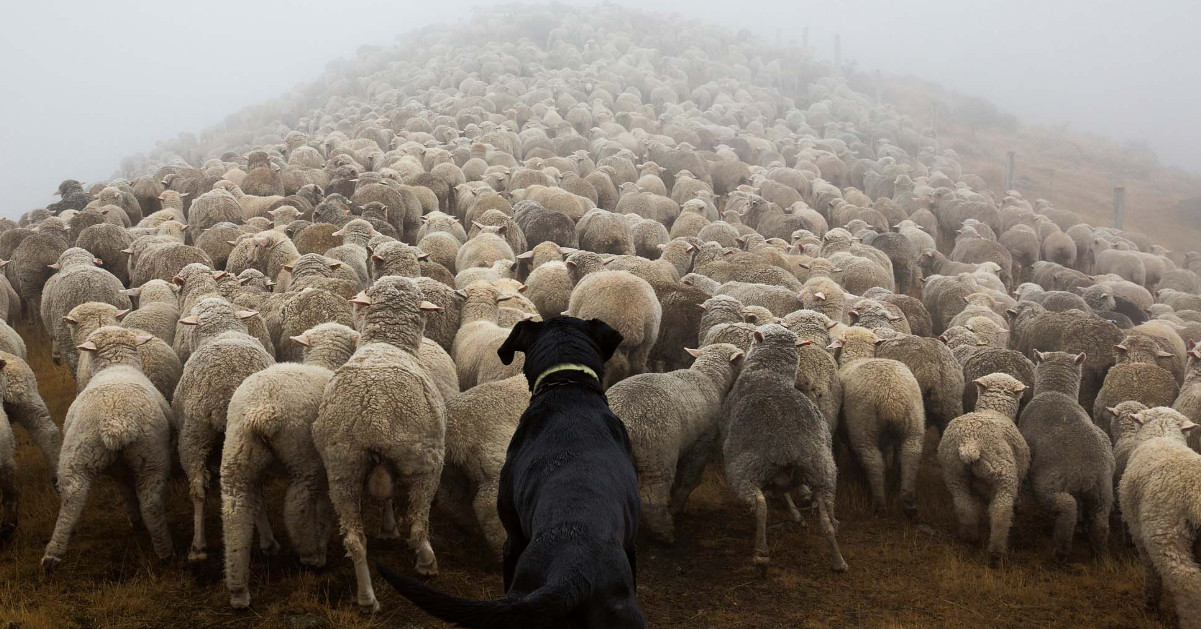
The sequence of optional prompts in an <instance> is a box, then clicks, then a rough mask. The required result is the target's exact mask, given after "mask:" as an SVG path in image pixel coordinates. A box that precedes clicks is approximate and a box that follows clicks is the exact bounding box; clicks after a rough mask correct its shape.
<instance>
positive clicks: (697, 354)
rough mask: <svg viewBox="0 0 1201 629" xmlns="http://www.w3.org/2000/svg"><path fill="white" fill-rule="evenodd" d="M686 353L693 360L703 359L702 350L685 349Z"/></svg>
mask: <svg viewBox="0 0 1201 629" xmlns="http://www.w3.org/2000/svg"><path fill="white" fill-rule="evenodd" d="M684 351H686V352H688V355H689V356H692V357H693V358H700V357H701V350H699V349H692V348H690V347H685V348H684Z"/></svg>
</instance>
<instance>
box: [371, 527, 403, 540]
mask: <svg viewBox="0 0 1201 629" xmlns="http://www.w3.org/2000/svg"><path fill="white" fill-rule="evenodd" d="M376 539H382V540H388V539H400V532H399V531H397V530H396V529H392V530H391V531H383V530H381V531H380V532H379V535H376Z"/></svg>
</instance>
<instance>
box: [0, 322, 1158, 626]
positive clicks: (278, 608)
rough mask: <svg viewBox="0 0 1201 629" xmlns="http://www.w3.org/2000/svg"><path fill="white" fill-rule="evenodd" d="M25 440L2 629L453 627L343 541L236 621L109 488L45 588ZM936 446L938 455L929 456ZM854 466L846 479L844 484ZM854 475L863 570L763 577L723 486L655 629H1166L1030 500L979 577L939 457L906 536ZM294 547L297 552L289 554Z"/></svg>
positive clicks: (178, 530) (184, 519)
mask: <svg viewBox="0 0 1201 629" xmlns="http://www.w3.org/2000/svg"><path fill="white" fill-rule="evenodd" d="M22 333H23V334H25V335H26V338H27V339H29V340H30V341H31V342H30V349H31V356H30V359H31V364H32V366H33V367H34V369H35V370H36V371H37V373H38V375H39V383H40V388H41V391H42V395H43V396H44V397H45V398H46V400H47V402H48V403H49V404H50V407H51V410H52V411H53V413H54V417H55V419H56V420H57V421H60V422H61V420H62V418H63V415H64V414H65V412H66V409H67V407H68V406H69V404H70V402H71V399H72V397H73V393H74V386H73V384H72V383H71V380H70V378H68V377H67V376H66V373H65V370H63V369H62V368H60V367H57V366H55V365H53V364H52V363H51V362H50V360H49V356H48V353H47V349H46V348H47V345H46V343H45V341H46V339H45V336H44V335H41V334H38V333H33V332H31V331H30V330H22ZM18 433H19V437H18V439H19V442H20V443H19V454H18V457H19V465H20V486H21V490H22V502H21V526H20V528H19V529H18V531H17V533H16V535H15V536H14V538H13V539H12V541H11V542H10V543H9V545H8V546H7V547H6V548H4V549H2V550H0V626H8V627H20V628H21V629H51V628H53V629H59V628H63V627H174V626H181V625H185V624H187V625H189V626H194V627H285V628H293V627H319V626H328V627H356V628H357V627H397V626H400V627H433V626H441V625H439V624H438V623H434V622H432V621H430V620H429V619H428V618H427V617H425V616H424V615H423V614H421V613H420V612H419V611H417V610H416V609H415V608H414V607H412V606H411V605H410V604H408V603H407V602H406V601H404V600H403V599H401V598H400V597H399V596H397V595H395V594H394V593H392V592H391V591H390V590H388V589H387V586H386V585H383V584H382V583H380V584H379V585H383V587H381V588H380V589H379V590H378V594H379V595H380V598H381V602H382V604H383V612H381V613H379V614H377V615H375V616H373V617H367V616H362V615H360V614H359V612H358V611H357V609H356V608H355V605H354V586H353V574H352V572H351V569H350V564H349V561H348V560H347V559H345V558H343V557H341V556H340V555H341V552H340V551H339V550H338V544H337V542H335V543H334V544H333V550H332V551H331V558H330V565H329V567H328V568H327V569H325V570H323V571H321V572H310V571H306V570H302V569H300V567H299V565H298V564H297V562H296V561H295V560H294V559H293V558H292V557H291V556H290V555H289V553H287V552H286V550H285V552H284V553H283V554H282V555H281V556H280V557H275V558H270V559H267V558H263V557H256V558H255V559H254V561H253V563H252V583H251V591H252V595H253V596H254V606H253V609H252V610H251V611H249V612H244V613H235V612H233V611H232V610H230V608H229V607H228V602H227V597H226V592H225V588H224V585H223V583H222V581H221V568H220V564H219V555H220V553H213V555H214V558H213V559H210V562H209V563H207V564H205V565H203V566H200V567H190V566H188V565H186V563H185V562H183V561H177V562H175V563H173V564H171V565H160V564H159V563H158V562H157V560H156V559H155V558H154V554H153V551H152V549H151V546H150V542H149V538H148V537H147V536H146V534H145V533H144V532H133V531H132V530H131V528H130V526H129V524H128V522H127V521H126V519H125V515H124V510H123V508H122V507H121V504H120V501H119V500H120V499H119V496H118V494H117V492H116V490H115V487H114V485H113V484H112V482H111V481H107V480H106V481H102V482H101V483H100V484H99V486H98V487H97V488H96V489H95V490H94V491H93V495H92V498H91V502H90V504H89V506H88V508H87V510H86V511H85V514H84V518H85V520H84V524H83V525H82V526H80V527H79V529H78V530H77V531H76V532H75V535H74V537H73V539H72V540H71V547H70V549H69V551H68V552H67V555H66V557H65V559H64V562H63V564H62V566H61V567H60V568H59V570H58V572H56V573H55V575H54V577H53V578H52V579H49V580H43V579H42V578H41V577H40V576H39V571H38V561H39V559H40V557H41V554H42V549H43V547H44V545H45V543H46V541H47V540H48V539H49V535H50V532H51V530H52V528H53V524H54V518H55V515H56V511H57V500H56V497H55V495H54V493H53V491H52V490H51V489H50V487H49V484H48V482H47V480H46V479H47V474H46V470H45V468H44V465H43V464H42V460H41V456H40V454H39V453H38V451H37V450H36V449H35V448H34V447H33V446H32V445H30V443H29V442H28V440H27V439H26V438H25V435H24V433H22V432H20V430H19V429H18ZM931 437H933V435H931ZM933 443H934V442H933V440H931V441H930V442H928V452H929V451H931V450H932V446H933ZM851 467H852V466H850V464H849V463H847V462H845V461H843V462H841V465H840V468H841V469H844V470H846V469H851ZM855 476H856V474H855V473H854V472H851V473H846V474H844V478H843V479H841V482H840V493H839V497H838V509H839V515H840V518H841V521H842V527H841V530H840V538H841V539H840V541H841V543H842V547H843V552H844V554H845V555H846V559H847V561H848V563H849V564H850V571H849V572H847V573H846V574H844V575H835V574H832V573H830V572H829V571H828V569H827V568H826V555H825V551H824V545H823V544H822V543H821V540H820V536H819V535H818V534H817V533H816V532H815V531H814V528H815V527H813V526H811V527H810V528H808V529H795V530H791V529H789V530H773V531H771V532H770V537H769V539H770V541H771V543H772V545H773V563H772V567H771V569H770V571H769V573H768V575H767V577H766V578H763V577H760V576H759V575H758V573H757V571H756V570H755V568H753V567H752V566H751V564H750V556H751V550H752V533H751V527H752V518H751V516H750V514H749V513H747V512H746V510H745V509H743V508H742V507H741V506H739V505H736V504H733V503H731V502H730V500H729V498H728V493H727V492H726V490H725V488H724V484H723V482H722V481H721V480H720V478H719V476H718V475H717V474H715V473H711V476H710V478H709V479H708V480H707V482H706V483H705V484H704V485H703V486H702V487H701V489H700V490H698V492H697V494H696V495H695V497H694V499H693V501H692V502H691V503H690V506H689V510H688V513H687V514H685V516H684V517H683V518H682V519H681V521H680V522H679V531H680V536H679V541H678V542H677V543H676V545H675V546H674V547H672V548H662V547H658V546H654V545H649V544H648V545H644V546H642V547H641V548H640V556H639V559H640V561H639V564H640V565H639V574H640V577H641V579H640V586H639V596H640V600H641V602H642V605H643V607H644V609H645V610H646V613H647V616H648V618H649V620H650V622H651V624H652V626H679V627H781V626H797V627H830V626H860V627H898V628H899V627H963V626H981V627H1029V626H1045V627H1084V626H1088V627H1148V628H1149V627H1161V626H1163V625H1164V623H1165V621H1166V620H1167V619H1166V618H1162V617H1156V616H1149V615H1147V614H1145V613H1144V612H1143V610H1142V607H1141V604H1140V594H1139V592H1140V588H1141V583H1142V577H1141V569H1140V568H1139V566H1138V564H1137V561H1135V559H1134V558H1133V556H1132V552H1131V551H1130V550H1129V549H1128V548H1127V547H1126V546H1125V545H1124V540H1123V539H1122V537H1123V536H1122V535H1121V534H1120V533H1118V534H1115V535H1114V536H1113V537H1114V541H1113V543H1112V544H1111V546H1112V547H1113V553H1112V557H1111V559H1110V560H1107V561H1102V562H1098V561H1095V560H1093V559H1091V558H1089V557H1088V556H1087V555H1086V553H1085V551H1084V550H1082V548H1083V544H1078V546H1080V547H1081V549H1080V550H1078V554H1077V555H1076V556H1074V557H1073V563H1071V564H1070V565H1067V566H1058V565H1055V564H1053V563H1052V562H1051V561H1050V560H1049V558H1048V556H1049V525H1048V522H1047V520H1046V519H1045V518H1042V517H1041V516H1039V514H1037V512H1036V509H1034V508H1033V507H1032V506H1031V505H1030V503H1029V501H1027V502H1026V503H1024V504H1023V505H1022V507H1021V508H1020V512H1019V517H1018V522H1017V527H1016V530H1015V531H1014V535H1013V547H1014V553H1013V556H1012V558H1011V559H1010V560H1009V561H1008V562H1007V565H1006V566H1005V567H1004V569H1002V570H1000V571H991V570H989V569H987V568H986V567H984V565H983V563H982V561H983V552H982V551H980V550H979V549H977V548H969V547H966V546H964V545H963V544H961V543H959V542H957V541H956V540H955V539H953V537H952V532H953V530H954V526H953V518H952V515H951V511H950V499H949V497H948V496H947V494H946V492H945V490H944V489H943V488H942V483H941V481H940V479H939V476H938V471H937V469H935V463H934V460H933V458H932V457H929V456H928V457H927V461H926V462H925V464H924V468H923V471H922V479H921V480H922V482H921V494H920V501H919V507H920V509H921V513H922V516H921V518H920V520H921V522H920V523H909V522H906V521H905V520H904V518H902V517H901V516H900V510H899V508H896V507H895V505H894V509H893V512H892V514H891V515H890V516H888V517H884V518H873V517H871V516H870V515H869V514H868V498H867V493H866V492H865V490H864V489H863V485H862V483H861V481H860V479H858V478H856V477H855ZM278 498H279V492H274V499H276V500H278ZM168 505H169V508H170V509H169V521H170V525H171V527H172V528H171V530H172V533H173V535H174V537H175V543H176V548H177V549H179V550H180V551H183V550H185V549H186V548H187V543H188V539H189V537H188V536H189V534H190V531H191V524H190V518H189V514H190V509H189V505H188V501H187V495H186V490H185V488H184V486H183V482H182V481H181V479H176V480H174V481H173V482H172V485H171V487H170V493H169V496H168ZM277 508H278V505H277ZM210 513H211V514H213V516H212V517H211V518H210V520H209V531H210V539H215V540H217V542H218V543H219V540H220V535H219V531H220V522H219V521H218V520H217V517H216V513H217V509H216V505H215V504H212V505H211V508H210ZM277 513H278V511H277ZM772 518H773V521H782V520H783V519H784V513H783V512H782V511H780V510H777V511H774V512H773V514H772ZM369 526H371V524H369ZM279 528H280V529H282V526H281V527H279ZM1118 530H1119V529H1115V531H1118ZM433 542H434V548H435V549H436V550H437V552H438V553H439V559H440V561H439V563H440V565H441V567H442V569H443V573H442V574H441V575H440V576H439V577H437V579H436V580H435V582H434V583H435V584H436V585H437V586H438V587H440V588H444V589H446V590H449V591H452V592H456V593H458V594H461V595H466V596H474V597H481V598H483V597H495V596H498V595H499V594H500V576H499V573H498V571H497V569H496V567H495V566H494V565H491V564H489V563H488V562H486V561H483V560H481V558H480V557H481V555H482V553H481V547H480V545H479V544H478V543H477V542H476V541H475V538H474V537H473V536H472V535H470V534H468V533H464V532H463V531H460V530H458V529H456V528H455V527H453V526H451V525H449V524H448V523H447V519H446V518H445V517H441V515H440V514H438V513H437V512H435V516H434V540H433ZM281 543H284V544H285V548H286V544H287V542H286V541H284V540H283V539H282V538H281ZM371 556H372V558H373V559H380V560H382V561H384V562H386V563H388V564H390V565H393V566H397V567H401V568H404V567H407V566H410V565H411V561H412V557H411V554H410V553H409V552H408V551H407V549H404V548H400V547H397V546H385V545H384V544H382V543H377V542H373V543H372V544H371ZM5 623H7V624H5Z"/></svg>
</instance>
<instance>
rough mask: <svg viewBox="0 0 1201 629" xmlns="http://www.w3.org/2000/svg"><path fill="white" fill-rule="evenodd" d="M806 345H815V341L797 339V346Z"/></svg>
mask: <svg viewBox="0 0 1201 629" xmlns="http://www.w3.org/2000/svg"><path fill="white" fill-rule="evenodd" d="M806 345H813V341H811V340H809V339H797V342H796V346H797V347H804V346H806Z"/></svg>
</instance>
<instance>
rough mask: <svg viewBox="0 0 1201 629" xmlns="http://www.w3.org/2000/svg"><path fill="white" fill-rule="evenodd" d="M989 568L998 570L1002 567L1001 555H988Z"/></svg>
mask: <svg viewBox="0 0 1201 629" xmlns="http://www.w3.org/2000/svg"><path fill="white" fill-rule="evenodd" d="M988 567H989V568H992V569H993V570H998V569H1000V567H1001V553H988Z"/></svg>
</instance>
